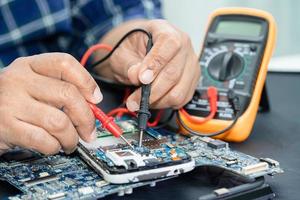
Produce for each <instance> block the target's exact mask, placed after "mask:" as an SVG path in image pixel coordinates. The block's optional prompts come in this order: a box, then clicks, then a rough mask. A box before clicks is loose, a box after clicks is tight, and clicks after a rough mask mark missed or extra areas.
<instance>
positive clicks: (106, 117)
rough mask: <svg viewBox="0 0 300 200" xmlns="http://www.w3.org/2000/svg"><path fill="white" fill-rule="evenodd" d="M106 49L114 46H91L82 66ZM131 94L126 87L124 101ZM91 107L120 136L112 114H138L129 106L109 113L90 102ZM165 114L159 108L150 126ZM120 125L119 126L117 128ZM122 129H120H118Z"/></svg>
mask: <svg viewBox="0 0 300 200" xmlns="http://www.w3.org/2000/svg"><path fill="white" fill-rule="evenodd" d="M100 49H103V50H106V51H112V47H111V46H109V45H107V44H95V45H93V46H91V47H90V48H89V49H88V50H87V51H86V52H85V53H84V55H83V56H82V59H81V61H80V64H81V65H82V66H85V65H86V63H87V61H88V59H89V57H90V56H91V55H92V54H93V53H94V52H95V51H97V50H100ZM129 95H130V89H129V88H126V89H125V95H124V98H123V102H126V100H127V98H128V97H129ZM90 107H91V109H92V111H93V113H94V115H95V117H96V118H97V119H98V120H99V121H100V122H101V124H102V126H103V128H106V129H107V130H108V131H110V132H111V133H112V134H113V135H114V136H116V137H119V136H120V135H121V134H122V130H121V129H120V128H119V127H118V126H117V125H116V124H115V123H114V121H113V118H112V116H114V115H116V116H117V117H119V118H120V117H122V116H123V115H124V114H128V115H131V116H134V117H136V116H137V114H136V113H134V112H131V111H129V110H128V109H127V108H116V109H113V110H111V111H110V112H109V113H107V115H106V114H105V113H104V112H103V111H102V110H101V109H100V108H98V107H97V106H95V105H93V104H91V103H90ZM162 114H163V110H159V111H158V113H157V115H156V117H155V119H154V121H153V122H148V126H149V127H154V126H157V125H158V123H159V121H160V119H161V117H162ZM116 127H118V128H116ZM118 129H120V130H121V132H120V130H118Z"/></svg>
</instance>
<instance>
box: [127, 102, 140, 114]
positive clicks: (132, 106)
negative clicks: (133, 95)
mask: <svg viewBox="0 0 300 200" xmlns="http://www.w3.org/2000/svg"><path fill="white" fill-rule="evenodd" d="M126 106H127V108H128V110H130V111H131V112H134V111H137V110H138V109H139V105H138V104H137V103H136V102H135V101H127V102H126Z"/></svg>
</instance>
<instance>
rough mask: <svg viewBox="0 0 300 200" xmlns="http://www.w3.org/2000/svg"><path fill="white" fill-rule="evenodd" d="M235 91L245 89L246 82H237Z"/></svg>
mask: <svg viewBox="0 0 300 200" xmlns="http://www.w3.org/2000/svg"><path fill="white" fill-rule="evenodd" d="M234 88H235V89H244V88H245V82H244V81H236V82H235V84H234Z"/></svg>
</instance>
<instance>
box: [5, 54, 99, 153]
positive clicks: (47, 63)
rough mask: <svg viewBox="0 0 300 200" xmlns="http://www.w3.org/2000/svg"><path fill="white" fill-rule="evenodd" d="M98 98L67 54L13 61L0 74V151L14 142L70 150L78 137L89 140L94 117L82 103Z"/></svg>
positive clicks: (43, 150) (48, 150) (94, 87)
mask: <svg viewBox="0 0 300 200" xmlns="http://www.w3.org/2000/svg"><path fill="white" fill-rule="evenodd" d="M101 100H102V94H101V92H100V89H99V87H98V86H97V84H96V82H95V81H94V79H93V78H92V77H91V76H90V75H89V73H88V72H87V71H86V70H85V69H84V68H83V67H82V66H81V65H80V63H79V62H77V61H76V59H75V58H73V57H72V56H70V55H68V54H65V53H47V54H40V55H35V56H30V57H23V58H18V59H16V60H15V61H14V62H12V63H11V64H10V65H9V66H8V67H7V68H5V69H3V70H2V71H1V72H0V116H1V117H0V154H1V153H3V152H5V151H6V150H7V149H9V148H12V147H14V146H20V147H24V148H29V149H33V150H37V151H39V152H41V153H43V154H54V153H57V152H58V151H59V150H60V149H63V150H64V151H65V152H66V153H71V152H72V151H74V150H75V148H76V145H77V143H78V138H79V137H78V136H80V137H81V138H82V139H83V140H85V141H90V140H93V139H94V137H95V118H94V115H93V113H92V111H91V109H90V108H89V105H88V103H87V101H89V102H91V103H95V104H96V103H99V102H100V101H101Z"/></svg>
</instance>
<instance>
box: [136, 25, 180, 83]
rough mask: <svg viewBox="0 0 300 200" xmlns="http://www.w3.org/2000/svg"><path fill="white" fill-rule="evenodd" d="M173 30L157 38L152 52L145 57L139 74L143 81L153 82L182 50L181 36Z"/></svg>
mask: <svg viewBox="0 0 300 200" xmlns="http://www.w3.org/2000/svg"><path fill="white" fill-rule="evenodd" d="M171 32H172V33H165V34H160V35H159V36H158V37H157V38H156V39H155V41H154V43H153V44H154V45H153V47H152V49H151V50H150V52H149V53H148V54H147V55H146V56H145V58H144V59H143V61H142V66H141V68H140V70H139V74H138V77H139V80H140V82H141V83H143V84H149V83H151V82H152V81H153V80H154V79H155V77H156V76H157V75H158V74H159V72H160V71H161V70H162V69H163V68H164V66H165V65H167V64H168V63H169V62H170V61H171V60H172V58H174V56H175V55H177V53H178V51H179V50H180V48H181V38H180V36H179V35H178V33H177V32H175V31H173V30H171ZM177 35H178V36H177Z"/></svg>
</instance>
